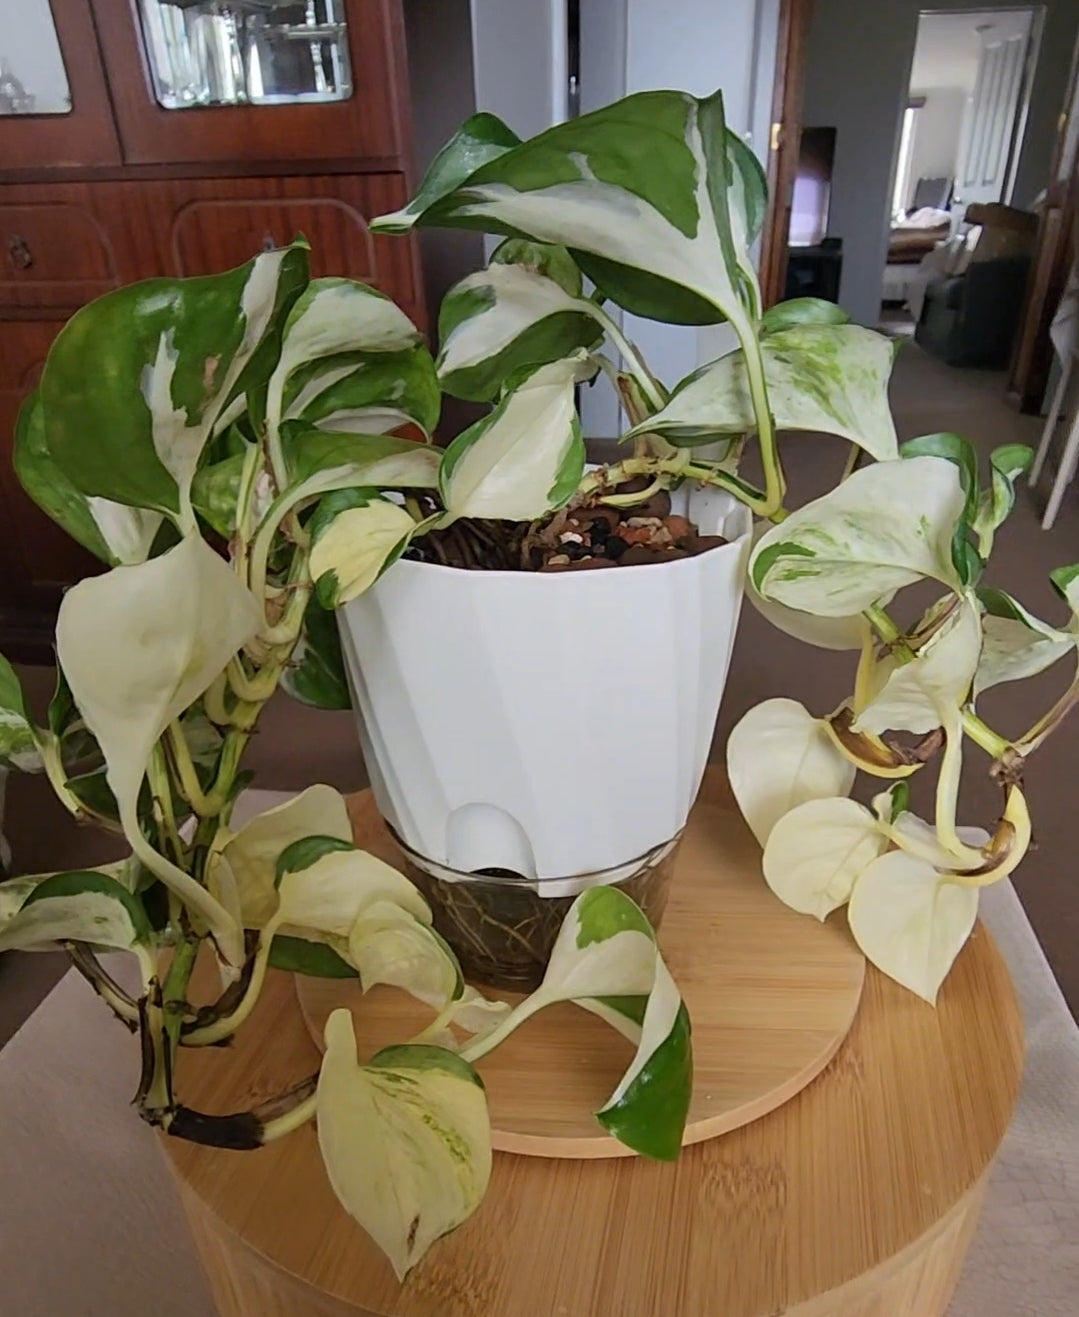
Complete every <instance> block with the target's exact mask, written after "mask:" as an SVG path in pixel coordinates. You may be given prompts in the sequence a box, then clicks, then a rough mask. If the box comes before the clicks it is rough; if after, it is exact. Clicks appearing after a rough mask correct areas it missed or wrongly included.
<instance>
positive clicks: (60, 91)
mask: <svg viewBox="0 0 1079 1317" xmlns="http://www.w3.org/2000/svg"><path fill="white" fill-rule="evenodd" d="M0 66H3V67H5V68H8V69H10V70H11V72H12V73H13V74H14V75H15V77H16V78H18V80H19V81H20V82H21V83H22V85H23V87H24V88H25V90H26V91H27V92H29V93H30V94H31V95H32V96H33V97H34V98H35V103H34V110H35V112H36V113H38V114H63V113H66V112H67V110H68V108H69V107H70V104H71V101H70V97H69V94H68V83H67V76H66V75H65V73H64V62H63V59H62V58H61V55H60V44H59V42H58V41H57V38H56V28H55V26H54V25H53V21H52V12H51V11H50V9H49V5H48V0H29V3H28V2H27V0H0Z"/></svg>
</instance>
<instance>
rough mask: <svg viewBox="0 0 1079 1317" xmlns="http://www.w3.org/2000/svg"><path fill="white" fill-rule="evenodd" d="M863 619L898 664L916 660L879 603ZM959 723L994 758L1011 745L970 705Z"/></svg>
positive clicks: (867, 609) (962, 713) (866, 611)
mask: <svg viewBox="0 0 1079 1317" xmlns="http://www.w3.org/2000/svg"><path fill="white" fill-rule="evenodd" d="M862 616H863V617H864V618H865V619H866V620H867V621H868V622H869V624H870V626H872V627H873V628H874V630H875V631H876V633H877V635H878V636H880V638H881V640H883V641H884V643H885V644H886V645H890V646H891V650H892V654H893V655H894V657H895V659H896V661H897V662H899V663H912V662H913V661H914V659H916V658H917V657H918V656H917V654H915V652H914V650H912V649H911V647H910V646H909V645H908V644H907V642H906V639H905V638H904V636H903V634H902V632H901V631H900V630H899V627H898V626H897V625H896V623H895V622H894V621H893V619H892V618H891V617H890V616H889V614H888V613H887V612H886V611H885V610H884V609H883V608H882V607H881V606H880V605H879V604H873V605H872V606H871V607H870V608H866V609H863V611H862ZM960 721H961V724H962V728H963V732H964V733H965V734H966V735H967V736H969V737H970V739H971V740H972V741H973V742H974V744H975V745H977V746H980V747H981V749H983V750H984V751H985V752H986V754H987V755H991V756H992V758H993V759H999V758H1000V757H1001V755H1003V754H1004V753H1005V751H1006V750H1008V749H1009V748H1010V746H1011V742H1010V741H1008V740H1007V739H1006V738H1005V737H1003V736H1001V735H1000V733H999V732H995V731H993V729H992V727H990V726H989V725H988V723H986V722H985V721H984V720H983V719H981V718H979V717H978V715H977V714H976V713H975V712H974V710H973V709H972V708H970V707H969V706H968V707H966V708H964V709H963V710H962V712H961V715H960Z"/></svg>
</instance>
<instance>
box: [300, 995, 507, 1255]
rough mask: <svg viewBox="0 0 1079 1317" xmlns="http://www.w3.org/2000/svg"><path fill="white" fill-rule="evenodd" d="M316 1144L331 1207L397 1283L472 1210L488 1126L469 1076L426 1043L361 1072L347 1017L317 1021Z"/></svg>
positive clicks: (487, 1147)
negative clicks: (360, 1232) (320, 1034)
mask: <svg viewBox="0 0 1079 1317" xmlns="http://www.w3.org/2000/svg"><path fill="white" fill-rule="evenodd" d="M325 1037H326V1052H325V1055H324V1056H323V1059H322V1070H321V1072H320V1074H319V1081H318V1091H317V1096H316V1111H317V1118H318V1141H319V1147H320V1148H321V1150H322V1158H323V1161H324V1162H325V1164H326V1172H327V1174H328V1176H329V1178H330V1183H331V1185H332V1186H333V1190H334V1193H336V1195H337V1197H338V1199H339V1200H340V1202H341V1205H342V1206H343V1207H344V1208H345V1210H346V1211H347V1212H348V1213H349V1215H350V1216H352V1217H354V1218H355V1219H356V1220H357V1221H358V1222H359V1224H360V1225H361V1226H362V1227H363V1228H364V1230H366V1231H367V1233H368V1234H369V1235H370V1236H371V1238H372V1239H373V1240H374V1242H375V1243H376V1244H377V1245H378V1247H379V1248H380V1249H381V1250H382V1251H383V1253H385V1254H386V1257H387V1258H388V1259H389V1262H390V1265H391V1266H392V1267H393V1269H394V1272H395V1274H396V1275H397V1278H398V1279H399V1280H403V1279H404V1277H405V1276H406V1275H407V1273H408V1272H409V1271H410V1270H411V1268H412V1267H413V1266H415V1264H416V1263H417V1262H418V1261H419V1260H420V1259H421V1258H422V1257H423V1255H424V1254H425V1253H426V1252H427V1250H428V1249H429V1248H430V1247H431V1245H432V1244H433V1243H434V1242H435V1240H437V1239H439V1238H440V1237H441V1236H442V1235H444V1234H447V1233H448V1232H449V1231H450V1230H453V1229H454V1228H455V1227H457V1226H459V1225H460V1224H461V1223H462V1222H463V1221H466V1220H467V1219H468V1217H470V1216H471V1215H472V1213H473V1212H474V1211H475V1210H476V1208H477V1207H478V1206H479V1204H480V1203H481V1201H482V1200H483V1195H484V1193H485V1192H486V1189H487V1183H488V1180H489V1179H490V1175H491V1127H490V1120H489V1118H488V1114H487V1100H486V1097H485V1095H484V1091H483V1084H482V1082H481V1081H480V1079H479V1076H478V1075H476V1073H475V1072H474V1071H473V1070H472V1068H471V1067H470V1066H469V1065H467V1064H466V1063H465V1062H464V1061H462V1060H461V1059H460V1057H458V1056H455V1055H454V1054H453V1053H452V1052H447V1051H444V1050H443V1049H441V1048H436V1047H423V1046H406V1047H392V1048H386V1049H385V1050H384V1051H382V1052H379V1053H378V1054H377V1055H376V1056H375V1057H374V1058H373V1059H372V1060H371V1061H370V1062H369V1063H368V1064H367V1065H365V1066H361V1065H360V1064H359V1059H358V1056H357V1053H356V1037H355V1033H354V1032H353V1025H352V1016H351V1014H350V1013H349V1012H348V1011H347V1010H336V1011H334V1012H333V1013H332V1014H331V1015H330V1018H329V1019H328V1020H327V1021H326V1031H325Z"/></svg>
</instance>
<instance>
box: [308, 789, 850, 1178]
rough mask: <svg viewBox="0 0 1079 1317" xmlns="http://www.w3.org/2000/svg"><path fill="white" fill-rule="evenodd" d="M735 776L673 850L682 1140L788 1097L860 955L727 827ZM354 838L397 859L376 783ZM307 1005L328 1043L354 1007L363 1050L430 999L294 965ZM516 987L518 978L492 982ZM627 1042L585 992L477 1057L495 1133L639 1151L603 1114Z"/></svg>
mask: <svg viewBox="0 0 1079 1317" xmlns="http://www.w3.org/2000/svg"><path fill="white" fill-rule="evenodd" d="M728 803H729V802H728V798H727V793H726V783H725V781H724V779H723V777H722V775H721V774H720V773H719V772H718V771H717V770H712V771H711V773H710V774H709V776H708V778H707V780H706V783H705V786H704V789H703V790H702V792H701V797H700V799H699V800H698V803H697V807H696V809H695V810H694V812H693V817H692V819H691V820H690V823H689V826H688V827H687V828H686V833H685V836H684V838H683V840H682V844H681V846H680V847H679V850H678V856H677V860H676V863H675V871H674V877H673V880H672V887H671V894H670V898H669V901H668V905H667V912H666V914H665V915H664V918H663V924H662V926H661V929H660V944H661V946H662V949H663V955H664V957H665V958H666V961H667V965H668V966H669V968H670V970H671V973H672V974H673V975H674V978H675V981H676V982H677V983H678V986H679V988H680V989H681V991H682V995H683V997H684V999H685V1002H686V1005H687V1007H688V1008H689V1014H690V1018H691V1020H692V1021H693V1060H694V1086H693V1104H692V1106H691V1108H690V1113H689V1120H688V1122H687V1124H686V1133H685V1138H684V1140H683V1142H684V1143H685V1144H687V1145H688V1144H691V1143H699V1142H700V1141H701V1140H702V1139H709V1138H714V1137H715V1136H716V1135H717V1134H725V1133H726V1132H727V1131H728V1130H732V1129H737V1128H738V1126H739V1125H745V1124H747V1123H748V1122H749V1121H751V1120H756V1119H757V1118H758V1117H760V1116H763V1115H765V1114H766V1113H767V1112H769V1111H772V1110H774V1109H775V1108H776V1107H778V1106H780V1105H781V1104H782V1103H784V1102H786V1101H788V1100H789V1099H790V1098H792V1097H793V1096H794V1095H795V1093H797V1092H798V1091H799V1090H800V1089H802V1088H804V1087H805V1086H806V1084H808V1083H809V1082H810V1081H811V1080H812V1079H814V1078H815V1077H816V1076H817V1075H818V1074H820V1072H821V1070H823V1069H824V1067H825V1066H826V1065H827V1063H828V1062H829V1060H831V1058H832V1057H833V1056H834V1055H835V1053H836V1049H837V1048H838V1047H839V1045H840V1043H841V1042H842V1041H843V1039H844V1038H845V1037H846V1036H847V1032H848V1030H849V1029H850V1026H851V1024H852V1023H853V1021H854V1015H855V1012H856V1011H857V1009H858V999H859V997H860V996H861V992H862V981H863V978H864V973H865V961H864V959H863V957H862V954H861V952H860V951H859V950H858V948H857V947H856V946H855V945H854V943H853V941H852V939H851V937H850V933H849V932H848V930H847V927H846V924H845V923H844V921H843V916H842V915H841V914H840V915H838V916H836V917H834V918H833V919H832V920H831V921H830V922H829V923H828V924H819V923H818V922H817V921H816V920H813V919H805V918H803V917H802V916H800V915H797V914H795V913H794V912H793V911H791V910H789V909H787V907H786V906H784V905H782V904H781V903H780V902H779V901H777V900H776V898H775V897H774V896H773V895H772V893H771V892H770V891H769V890H768V888H767V887H766V886H765V884H764V883H763V881H762V880H761V871H760V849H759V847H758V846H757V845H756V843H755V841H754V840H753V838H752V837H751V836H750V835H749V833H748V832H747V831H746V829H745V828H743V827H740V826H739V827H733V828H732V827H731V822H732V819H731V813H730V810H729V808H724V805H726V804H728ZM350 809H351V812H352V822H353V829H354V831H355V834H356V841H357V844H358V845H360V846H363V847H364V848H365V849H367V850H371V851H375V852H376V853H378V854H380V855H382V856H383V857H384V858H385V859H386V860H388V861H389V862H390V863H391V864H392V863H396V862H397V855H396V852H395V847H394V845H393V842H392V840H391V839H390V837H389V835H388V833H387V832H386V829H385V826H384V825H383V823H382V820H381V818H380V817H379V814H378V810H377V808H376V806H375V803H374V798H373V797H372V795H371V793H370V792H369V791H365V792H363V793H362V794H360V795H358V796H354V797H353V798H352V800H351V802H350ZM296 991H297V995H298V997H299V1001H300V1009H301V1010H302V1012H303V1015H304V1019H305V1020H306V1021H307V1025H308V1028H309V1030H310V1032H311V1036H312V1037H313V1039H314V1040H315V1042H316V1044H319V1045H320V1044H321V1039H322V1031H323V1026H324V1025H325V1023H326V1019H327V1017H328V1016H329V1014H330V1012H331V1011H332V1010H334V1009H335V1008H336V1007H338V1006H347V1007H349V1008H350V1009H351V1010H352V1012H353V1015H354V1017H355V1019H356V1036H357V1038H359V1039H361V1040H362V1042H361V1046H362V1048H363V1050H364V1052H365V1053H366V1054H367V1055H373V1054H374V1053H375V1052H377V1051H378V1050H379V1048H381V1047H386V1046H388V1045H390V1044H391V1043H400V1042H402V1041H405V1040H407V1039H409V1038H413V1037H415V1035H416V1034H418V1033H419V1031H420V1030H421V1029H422V1028H424V1026H425V1025H426V1024H428V1023H430V1019H431V1011H430V1009H429V1008H427V1007H424V1006H423V1005H422V1004H421V1003H418V1002H416V1001H414V1000H413V999H412V998H411V997H408V996H407V995H406V994H405V993H402V992H400V991H397V990H394V989H390V988H375V989H373V990H372V991H371V992H370V993H368V994H367V995H366V996H364V995H363V994H361V992H360V990H359V986H358V984H357V983H356V981H355V980H341V979H312V978H304V977H300V976H297V978H296ZM488 995H489V996H503V997H504V998H505V999H507V1000H512V1001H519V1000H520V996H513V995H512V994H510V993H501V994H499V993H494V992H489V993H488ZM632 1056H633V1048H632V1045H631V1044H630V1043H629V1042H627V1040H626V1039H625V1038H623V1037H622V1036H621V1035H620V1034H618V1033H616V1032H615V1031H614V1030H613V1029H611V1028H610V1026H609V1025H606V1024H604V1023H603V1022H602V1021H600V1020H597V1019H596V1018H595V1016H592V1015H588V1014H586V1013H585V1012H584V1011H582V1010H580V1009H579V1008H578V1007H576V1006H571V1005H568V1004H566V1005H561V1006H556V1007H551V1008H549V1009H548V1010H546V1011H544V1012H543V1013H542V1014H540V1015H539V1016H537V1017H536V1018H535V1019H534V1020H530V1021H529V1022H528V1024H527V1025H524V1026H523V1027H522V1028H521V1029H520V1030H519V1031H518V1032H517V1033H516V1034H514V1035H513V1036H512V1037H511V1038H510V1039H509V1041H508V1042H506V1043H503V1045H502V1046H501V1047H499V1048H498V1049H497V1050H496V1051H495V1052H492V1053H491V1054H490V1055H489V1056H487V1057H485V1058H484V1059H483V1061H481V1062H480V1065H479V1070H480V1073H481V1074H482V1076H483V1082H484V1084H485V1085H486V1087H487V1096H488V1101H489V1104H490V1110H491V1127H492V1141H493V1143H494V1146H495V1148H496V1149H498V1150H500V1151H502V1152H515V1153H522V1154H526V1155H533V1156H538V1157H628V1156H632V1155H633V1154H632V1152H631V1150H630V1149H629V1148H627V1147H625V1145H624V1144H621V1143H619V1142H618V1141H617V1139H614V1138H612V1137H611V1136H610V1135H609V1134H607V1133H606V1132H605V1131H604V1130H603V1129H602V1127H601V1126H600V1125H599V1124H597V1122H596V1121H595V1119H594V1118H593V1115H592V1113H593V1112H595V1111H598V1110H599V1109H600V1108H601V1107H602V1106H603V1105H604V1103H605V1102H606V1100H607V1099H608V1098H609V1097H610V1095H611V1093H613V1092H614V1090H615V1088H616V1087H617V1085H618V1082H619V1080H620V1079H621V1078H622V1075H623V1073H624V1072H625V1069H626V1066H627V1065H628V1064H629V1061H630V1059H631V1057H632Z"/></svg>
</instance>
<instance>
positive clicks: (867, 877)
mask: <svg viewBox="0 0 1079 1317" xmlns="http://www.w3.org/2000/svg"><path fill="white" fill-rule="evenodd" d="M977 917H978V889H977V888H976V887H964V886H961V885H959V884H958V883H954V882H950V881H949V880H948V878H947V877H946V876H943V875H941V874H940V873H938V872H937V870H936V869H935V868H933V866H932V865H931V864H928V863H926V862H925V861H923V860H918V859H915V858H914V857H913V856H910V855H907V854H904V852H902V851H889V852H888V853H887V854H885V855H882V856H880V858H879V859H876V860H874V861H873V862H872V864H870V865H869V867H868V868H866V869H865V870H864V871H863V873H862V875H861V877H860V878H859V879H858V881H857V883H855V886H854V891H853V893H852V895H851V898H850V904H849V905H848V907H847V919H848V922H849V924H850V930H851V932H852V933H853V934H854V939H855V941H856V942H857V943H858V945H859V946H860V947H861V949H862V951H863V952H864V953H865V955H866V957H867V958H868V959H869V960H871V961H872V962H873V964H874V965H876V967H877V968H878V969H879V970H881V971H883V973H885V974H887V975H888V976H889V977H891V978H893V979H895V980H896V982H897V983H901V984H902V985H903V986H904V987H905V988H909V989H910V990H911V991H912V992H916V993H917V994H918V996H919V997H923V998H924V999H925V1000H926V1001H928V1002H930V1003H934V1002H935V1001H936V999H937V993H938V991H939V990H940V985H941V984H942V983H943V982H944V979H945V977H946V975H947V973H948V971H949V970H950V969H951V967H952V964H953V962H954V961H955V958H956V956H957V955H958V954H959V952H960V951H961V950H962V948H963V945H964V943H965V942H966V940H967V938H968V937H969V936H970V933H971V930H972V929H973V927H974V922H975V920H976V919H977Z"/></svg>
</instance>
